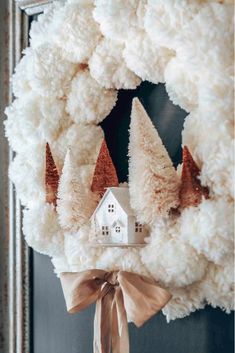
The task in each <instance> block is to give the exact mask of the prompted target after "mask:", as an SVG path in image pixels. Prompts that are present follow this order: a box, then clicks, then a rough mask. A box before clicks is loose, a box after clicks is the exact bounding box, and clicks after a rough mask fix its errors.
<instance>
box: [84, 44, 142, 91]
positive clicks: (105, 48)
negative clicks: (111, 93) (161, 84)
mask: <svg viewBox="0 0 235 353" xmlns="http://www.w3.org/2000/svg"><path fill="white" fill-rule="evenodd" d="M123 49H124V46H123V45H122V44H120V43H118V42H113V41H111V40H108V39H103V40H102V42H100V44H99V45H98V46H97V47H96V49H95V51H94V53H93V55H92V57H91V58H90V60H89V67H90V74H91V76H92V77H93V78H94V79H95V80H96V81H97V82H98V83H99V84H100V86H102V87H105V88H116V89H121V88H122V89H134V88H136V87H137V86H138V85H139V84H140V82H141V80H140V79H139V77H137V76H136V75H135V74H134V73H133V72H132V71H130V70H129V69H128V67H127V66H126V63H125V61H124V59H123V56H122V52H123Z"/></svg>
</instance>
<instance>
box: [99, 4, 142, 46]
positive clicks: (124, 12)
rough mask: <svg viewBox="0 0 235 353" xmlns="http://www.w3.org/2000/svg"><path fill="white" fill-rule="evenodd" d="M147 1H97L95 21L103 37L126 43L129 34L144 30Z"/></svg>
mask: <svg viewBox="0 0 235 353" xmlns="http://www.w3.org/2000/svg"><path fill="white" fill-rule="evenodd" d="M146 3H147V0H95V9H94V11H93V16H94V19H95V20H96V21H97V22H98V23H99V24H100V30H101V32H102V33H103V35H104V36H105V37H107V38H109V39H112V40H116V41H120V42H125V41H126V39H127V29H128V34H130V33H131V32H135V30H136V28H139V27H141V28H143V25H144V14H145V7H146Z"/></svg>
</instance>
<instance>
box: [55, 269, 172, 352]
mask: <svg viewBox="0 0 235 353" xmlns="http://www.w3.org/2000/svg"><path fill="white" fill-rule="evenodd" d="M60 279H61V284H62V288H63V292H64V296H65V301H66V305H67V310H68V312H69V313H76V312H79V311H80V310H83V309H85V308H86V307H88V306H89V305H90V304H92V303H94V302H96V311H95V319H94V343H93V348H94V353H110V350H111V347H112V353H128V352H129V338H128V324H127V317H128V319H129V321H132V322H134V323H135V324H136V326H138V327H139V326H141V325H142V324H143V323H144V322H145V321H147V320H148V319H149V318H150V317H151V316H153V315H154V314H156V313H157V312H158V311H159V310H161V309H162V308H163V307H164V306H165V305H166V303H167V302H168V301H169V300H170V299H171V294H170V293H169V292H167V291H166V290H165V289H163V288H161V287H159V286H158V284H157V283H156V282H155V281H154V280H152V279H150V278H148V277H145V276H141V275H138V274H135V273H131V272H126V271H113V272H106V271H103V270H88V271H83V272H74V273H73V272H64V273H61V276H60Z"/></svg>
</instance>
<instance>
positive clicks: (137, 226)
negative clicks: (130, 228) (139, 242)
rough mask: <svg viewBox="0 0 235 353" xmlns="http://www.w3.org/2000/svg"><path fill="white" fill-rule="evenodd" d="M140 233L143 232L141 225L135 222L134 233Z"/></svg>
mask: <svg viewBox="0 0 235 353" xmlns="http://www.w3.org/2000/svg"><path fill="white" fill-rule="evenodd" d="M142 231H143V225H142V224H141V223H139V222H135V232H136V233H142Z"/></svg>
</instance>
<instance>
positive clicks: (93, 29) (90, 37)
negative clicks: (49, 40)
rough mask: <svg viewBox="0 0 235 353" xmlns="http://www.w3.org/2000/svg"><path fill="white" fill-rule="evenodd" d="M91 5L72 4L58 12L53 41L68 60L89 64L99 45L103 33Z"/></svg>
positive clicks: (53, 30)
mask: <svg viewBox="0 0 235 353" xmlns="http://www.w3.org/2000/svg"><path fill="white" fill-rule="evenodd" d="M92 9H93V8H92V6H91V5H90V4H89V3H85V2H84V3H82V4H79V3H70V4H65V6H64V7H63V8H62V9H61V10H60V11H58V12H57V14H56V21H54V23H53V29H52V33H53V39H54V42H55V43H56V45H57V46H58V47H60V48H61V49H62V50H63V55H64V57H65V58H66V59H67V60H70V61H72V62H74V63H77V62H78V63H84V62H87V60H88V59H89V57H90V55H91V54H92V52H93V50H94V48H95V47H96V45H97V44H98V42H99V40H100V38H101V33H100V31H99V26H98V24H97V23H96V22H95V21H94V19H93V17H92Z"/></svg>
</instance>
